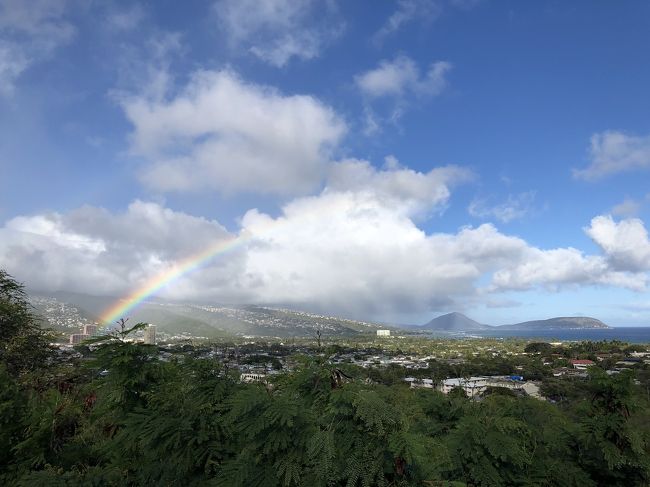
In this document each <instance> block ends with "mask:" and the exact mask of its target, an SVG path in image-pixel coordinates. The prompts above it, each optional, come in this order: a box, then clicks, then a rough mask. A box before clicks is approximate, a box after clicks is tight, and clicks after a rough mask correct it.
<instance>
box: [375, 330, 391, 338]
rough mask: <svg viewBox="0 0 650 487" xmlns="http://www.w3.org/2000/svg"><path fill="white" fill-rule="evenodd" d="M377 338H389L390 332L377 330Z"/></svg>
mask: <svg viewBox="0 0 650 487" xmlns="http://www.w3.org/2000/svg"><path fill="white" fill-rule="evenodd" d="M377 336H378V337H389V336H390V330H377Z"/></svg>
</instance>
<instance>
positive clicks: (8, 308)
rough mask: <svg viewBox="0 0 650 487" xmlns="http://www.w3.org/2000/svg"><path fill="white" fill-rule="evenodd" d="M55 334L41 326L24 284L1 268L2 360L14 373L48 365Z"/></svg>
mask: <svg viewBox="0 0 650 487" xmlns="http://www.w3.org/2000/svg"><path fill="white" fill-rule="evenodd" d="M51 339H52V335H51V333H50V331H49V330H44V329H42V328H41V326H40V323H39V319H38V317H37V316H36V315H35V314H34V313H33V311H32V308H31V306H30V305H29V303H28V302H27V295H26V293H25V289H24V286H23V285H22V284H20V283H19V282H17V281H16V280H15V279H14V278H12V277H11V276H10V275H9V274H7V272H5V271H4V270H2V269H0V362H1V363H4V365H5V367H6V369H7V372H8V373H9V374H10V375H11V376H12V377H20V376H24V375H25V374H28V373H29V372H33V371H35V370H38V369H40V368H42V367H44V366H45V365H46V364H47V363H48V360H49V359H50V358H51V357H52V354H53V349H52V347H50V346H49V342H50V340H51Z"/></svg>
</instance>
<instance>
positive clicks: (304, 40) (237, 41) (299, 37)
mask: <svg viewBox="0 0 650 487" xmlns="http://www.w3.org/2000/svg"><path fill="white" fill-rule="evenodd" d="M319 7H321V8H319ZM214 9H215V12H216V14H217V18H218V21H219V26H220V27H221V28H222V29H223V30H224V32H225V34H226V35H227V37H228V39H229V42H230V44H231V45H232V46H235V47H238V46H243V47H245V48H246V49H247V50H248V51H249V52H250V53H252V54H253V55H255V56H257V57H258V58H259V59H261V60H263V61H265V62H267V63H269V64H271V65H273V66H276V67H282V66H285V65H286V64H287V63H289V61H291V59H292V58H297V59H302V60H309V59H312V58H315V57H317V56H318V55H319V54H320V52H321V50H322V49H323V48H324V47H325V46H326V45H327V44H328V43H330V42H331V41H332V40H334V39H335V38H336V37H338V36H339V35H340V34H341V32H342V30H343V28H344V26H343V24H342V23H341V22H340V20H339V19H338V18H337V16H336V9H335V8H334V7H333V4H329V5H327V4H326V5H322V4H320V3H319V2H316V1H314V0H218V1H217V2H215V4H214Z"/></svg>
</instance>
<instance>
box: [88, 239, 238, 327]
mask: <svg viewBox="0 0 650 487" xmlns="http://www.w3.org/2000/svg"><path fill="white" fill-rule="evenodd" d="M248 240H251V235H240V236H239V237H234V238H232V239H230V240H226V241H219V242H217V243H216V244H213V245H211V246H209V247H208V248H206V249H204V250H201V251H200V252H198V253H196V254H193V255H190V256H188V257H186V258H184V259H183V260H181V261H178V262H176V263H175V264H174V265H173V266H172V267H171V268H169V269H167V270H166V271H164V272H162V273H160V274H158V275H156V276H154V277H152V278H151V279H149V280H148V281H146V282H145V283H144V284H143V285H142V286H140V287H139V288H137V289H135V290H134V291H132V292H131V294H129V295H127V296H125V297H124V298H122V299H119V300H118V301H116V302H115V303H113V304H112V305H111V306H110V307H109V308H107V309H106V310H105V311H104V312H103V313H102V314H101V315H100V320H101V323H102V324H103V325H104V326H105V327H108V326H110V325H112V324H114V323H115V322H116V321H117V320H118V319H120V318H122V317H124V316H125V315H126V314H127V313H128V312H129V311H131V310H133V308H135V307H136V306H138V305H139V304H141V303H142V302H143V301H145V300H146V299H147V298H149V297H151V296H152V295H154V294H156V293H157V292H159V291H160V290H161V289H163V288H165V287H166V286H167V285H169V284H170V283H172V282H174V281H176V280H177V279H179V278H181V277H182V276H184V275H185V274H188V273H190V272H192V271H195V270H196V269H198V268H199V267H201V266H202V265H204V264H205V263H206V262H208V261H210V260H212V259H214V258H216V257H218V256H221V255H224V254H227V253H228V252H230V251H232V250H234V249H236V248H238V247H240V246H241V245H242V244H244V243H245V242H247V241H248Z"/></svg>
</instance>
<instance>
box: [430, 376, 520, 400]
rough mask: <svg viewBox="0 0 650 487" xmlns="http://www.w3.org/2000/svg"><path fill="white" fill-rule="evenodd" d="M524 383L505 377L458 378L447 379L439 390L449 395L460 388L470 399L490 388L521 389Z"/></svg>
mask: <svg viewBox="0 0 650 487" xmlns="http://www.w3.org/2000/svg"><path fill="white" fill-rule="evenodd" d="M523 384H524V382H523V381H522V380H520V379H513V378H511V377H509V376H507V375H504V376H501V375H499V376H480V377H468V378H463V377H457V378H454V379H445V380H443V381H442V382H441V383H440V386H439V389H440V391H441V392H442V393H443V394H449V392H450V391H451V390H452V389H453V388H454V387H460V388H462V389H463V390H464V391H465V394H467V395H468V396H469V397H474V396H477V395H479V394H481V393H482V392H483V391H485V389H487V388H488V387H505V388H507V389H521V388H522V387H523Z"/></svg>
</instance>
